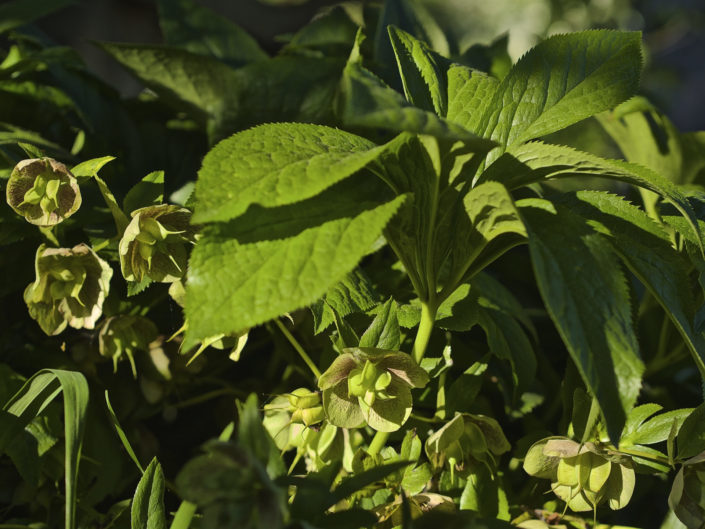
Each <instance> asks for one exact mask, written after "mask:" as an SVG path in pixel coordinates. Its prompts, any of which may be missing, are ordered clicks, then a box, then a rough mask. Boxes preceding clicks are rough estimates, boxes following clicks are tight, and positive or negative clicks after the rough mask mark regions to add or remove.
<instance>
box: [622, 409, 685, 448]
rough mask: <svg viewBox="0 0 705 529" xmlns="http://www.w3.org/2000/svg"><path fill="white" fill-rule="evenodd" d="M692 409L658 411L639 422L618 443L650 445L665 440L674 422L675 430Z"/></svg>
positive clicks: (678, 428)
mask: <svg viewBox="0 0 705 529" xmlns="http://www.w3.org/2000/svg"><path fill="white" fill-rule="evenodd" d="M692 411H693V408H683V409H680V410H672V411H668V412H666V413H659V414H658V415H656V416H655V417H653V418H651V419H649V420H648V421H646V422H644V423H643V424H641V425H640V426H639V428H638V429H637V431H636V432H634V433H633V434H632V435H630V436H628V437H627V438H626V439H625V438H624V437H623V438H622V439H620V444H621V443H622V442H627V443H629V444H635V445H651V444H655V443H660V442H662V441H665V440H667V439H668V436H669V435H670V433H671V429H672V428H674V426H673V425H674V423H675V430H676V432H677V431H678V430H680V428H681V426H682V425H683V421H685V419H686V417H688V416H689V415H690V414H691V412H692Z"/></svg>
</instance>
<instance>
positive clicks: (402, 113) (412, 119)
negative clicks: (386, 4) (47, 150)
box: [341, 62, 495, 152]
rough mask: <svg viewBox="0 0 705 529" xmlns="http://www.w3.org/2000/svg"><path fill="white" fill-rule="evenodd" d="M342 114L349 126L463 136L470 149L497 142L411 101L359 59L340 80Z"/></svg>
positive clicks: (350, 63) (454, 138)
mask: <svg viewBox="0 0 705 529" xmlns="http://www.w3.org/2000/svg"><path fill="white" fill-rule="evenodd" d="M341 97H342V99H341V101H342V105H341V106H342V108H341V118H342V121H343V123H345V124H346V125H347V126H350V127H368V128H369V127H374V128H382V129H386V130H393V131H399V132H402V131H404V132H415V133H418V134H429V135H431V136H436V137H438V138H444V139H449V140H460V141H463V142H464V143H465V145H466V146H467V148H468V149H470V150H474V151H478V152H486V151H488V150H489V149H491V148H492V147H493V146H494V145H495V144H494V143H493V142H491V141H489V140H485V139H483V138H480V137H479V136H477V135H476V134H473V133H472V132H470V131H468V130H466V129H465V128H463V127H461V126H460V125H458V124H456V123H453V122H451V121H447V120H445V119H443V118H442V117H440V116H438V115H436V114H435V113H433V112H430V111H427V110H423V109H421V108H418V107H415V106H413V105H412V104H411V103H408V102H407V101H406V100H405V99H404V98H403V96H402V95H401V94H400V93H398V92H397V91H395V90H393V89H392V88H390V87H389V86H387V85H385V84H384V82H383V81H382V80H381V79H379V78H378V77H376V76H375V75H374V74H373V73H372V72H370V71H368V70H366V69H365V68H363V67H362V66H360V65H359V64H357V63H354V62H349V63H348V65H347V66H346V67H345V70H344V72H343V78H342V80H341Z"/></svg>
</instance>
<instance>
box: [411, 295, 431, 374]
mask: <svg viewBox="0 0 705 529" xmlns="http://www.w3.org/2000/svg"><path fill="white" fill-rule="evenodd" d="M436 310H437V308H436V306H435V303H430V302H425V303H421V321H420V322H419V329H418V331H416V339H415V340H414V347H413V349H412V351H411V353H412V356H413V357H414V360H416V363H417V364H420V363H421V360H422V359H423V355H424V354H426V347H427V346H428V342H429V340H430V339H431V331H432V330H433V324H434V323H435V321H436Z"/></svg>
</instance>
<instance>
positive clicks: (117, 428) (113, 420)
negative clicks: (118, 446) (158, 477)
mask: <svg viewBox="0 0 705 529" xmlns="http://www.w3.org/2000/svg"><path fill="white" fill-rule="evenodd" d="M105 406H106V408H107V410H108V416H109V417H110V422H111V424H112V425H113V428H115V431H116V432H117V434H118V437H119V438H120V442H121V443H122V446H123V447H124V448H125V451H126V452H127V455H128V456H130V459H132V462H133V463H134V464H135V465H136V466H137V468H138V470H139V471H140V473H142V474H144V468H142V464H141V463H140V460H139V459H138V458H137V455H136V454H135V451H134V449H133V448H132V445H131V444H130V441H129V439H128V438H127V434H125V430H123V429H122V426H120V421H119V420H118V418H117V415H116V414H115V411H114V410H113V406H112V404H110V397H109V396H108V390H107V389H106V390H105ZM154 461H156V459H155V460H154ZM154 461H152V462H154Z"/></svg>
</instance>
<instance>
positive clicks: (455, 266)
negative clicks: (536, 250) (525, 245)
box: [449, 182, 526, 288]
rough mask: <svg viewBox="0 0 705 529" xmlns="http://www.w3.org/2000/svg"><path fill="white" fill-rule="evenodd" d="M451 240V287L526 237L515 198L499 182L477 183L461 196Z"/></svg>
mask: <svg viewBox="0 0 705 529" xmlns="http://www.w3.org/2000/svg"><path fill="white" fill-rule="evenodd" d="M463 205H464V209H465V213H466V215H467V216H463V218H462V219H459V227H458V229H457V230H456V238H455V243H454V244H453V254H452V261H453V262H452V266H451V270H452V272H451V281H450V282H449V285H450V288H454V287H455V286H456V285H459V284H460V283H461V282H462V281H464V280H466V279H469V276H471V275H474V274H475V273H477V272H478V271H480V270H482V268H484V267H485V266H487V265H488V264H489V263H491V262H492V261H493V260H495V259H496V258H497V257H499V256H500V255H502V254H503V253H504V252H505V251H507V250H508V249H510V248H512V247H513V246H516V245H517V244H518V243H519V242H521V241H523V240H524V239H525V237H526V229H525V228H524V224H523V222H522V220H521V218H520V217H519V213H518V212H517V210H516V208H515V206H514V201H513V200H512V197H511V195H510V194H509V192H508V191H507V189H506V188H505V187H504V186H503V185H502V184H500V183H499V182H485V183H483V184H480V185H478V186H476V187H474V188H473V189H471V190H470V192H469V193H468V194H467V195H465V197H464V198H463Z"/></svg>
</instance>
